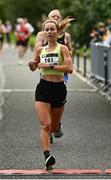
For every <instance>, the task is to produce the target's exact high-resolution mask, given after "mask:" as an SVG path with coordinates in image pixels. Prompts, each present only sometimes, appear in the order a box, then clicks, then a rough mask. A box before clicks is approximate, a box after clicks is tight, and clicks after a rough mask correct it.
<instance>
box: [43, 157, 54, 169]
mask: <svg viewBox="0 0 111 180" xmlns="http://www.w3.org/2000/svg"><path fill="white" fill-rule="evenodd" d="M55 163H56V161H55V158H54V157H53V156H49V157H48V158H47V159H46V160H45V166H46V170H51V169H53V168H52V166H53V165H54V164H55Z"/></svg>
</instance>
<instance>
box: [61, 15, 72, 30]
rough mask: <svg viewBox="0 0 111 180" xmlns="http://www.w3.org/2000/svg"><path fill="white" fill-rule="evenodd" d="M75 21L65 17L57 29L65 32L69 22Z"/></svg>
mask: <svg viewBox="0 0 111 180" xmlns="http://www.w3.org/2000/svg"><path fill="white" fill-rule="evenodd" d="M73 20H75V18H74V17H70V16H68V17H66V18H65V19H63V20H62V21H61V22H60V23H59V29H60V31H64V30H66V29H67V28H68V27H69V26H70V25H71V23H70V22H71V21H73Z"/></svg>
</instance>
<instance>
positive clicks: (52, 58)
mask: <svg viewBox="0 0 111 180" xmlns="http://www.w3.org/2000/svg"><path fill="white" fill-rule="evenodd" d="M41 63H48V64H53V65H57V64H58V54H57V53H49V54H43V55H42V57H41Z"/></svg>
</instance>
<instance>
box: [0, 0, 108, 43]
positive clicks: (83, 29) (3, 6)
mask: <svg viewBox="0 0 111 180" xmlns="http://www.w3.org/2000/svg"><path fill="white" fill-rule="evenodd" d="M110 7H111V0H107V1H105V0H84V1H83V0H73V1H72V0H56V1H55V0H40V1H39V0H34V1H33V0H19V1H16V0H0V19H2V20H6V19H9V20H10V21H11V22H12V24H13V27H14V28H15V23H16V19H17V17H27V18H28V19H29V22H31V23H32V25H33V26H34V27H35V34H36V33H37V31H38V30H39V28H38V27H37V22H38V21H40V20H41V16H42V15H43V14H45V15H46V16H47V14H48V13H49V11H51V10H52V9H56V8H58V9H59V10H60V11H61V13H62V15H63V17H66V16H74V17H76V21H74V22H72V26H71V27H70V28H69V29H68V31H69V32H70V33H71V36H72V40H73V43H74V44H76V43H78V42H79V44H80V45H84V44H88V43H89V41H90V37H89V33H90V31H91V29H92V28H93V27H95V26H96V25H97V23H98V22H100V21H103V22H105V23H106V22H107V18H108V17H109V16H110V11H111V10H110Z"/></svg>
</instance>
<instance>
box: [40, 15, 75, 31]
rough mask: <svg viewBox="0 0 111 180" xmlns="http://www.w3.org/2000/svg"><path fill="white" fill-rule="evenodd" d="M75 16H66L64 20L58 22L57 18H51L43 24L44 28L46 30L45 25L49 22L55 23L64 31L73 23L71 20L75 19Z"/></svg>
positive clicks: (58, 28) (59, 29)
mask: <svg viewBox="0 0 111 180" xmlns="http://www.w3.org/2000/svg"><path fill="white" fill-rule="evenodd" d="M74 19H75V18H73V17H70V16H68V17H66V18H65V19H64V20H62V21H61V22H60V23H58V22H57V21H56V20H50V19H49V18H48V19H47V20H46V21H45V22H44V23H43V25H42V30H44V26H45V24H47V23H54V24H55V26H56V28H57V30H58V31H60V32H62V31H64V30H66V29H67V28H68V27H69V26H70V25H71V23H70V22H71V21H73V20H74Z"/></svg>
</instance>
